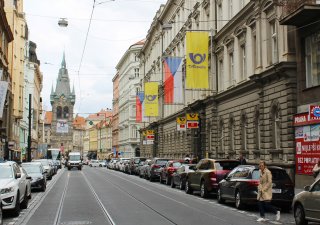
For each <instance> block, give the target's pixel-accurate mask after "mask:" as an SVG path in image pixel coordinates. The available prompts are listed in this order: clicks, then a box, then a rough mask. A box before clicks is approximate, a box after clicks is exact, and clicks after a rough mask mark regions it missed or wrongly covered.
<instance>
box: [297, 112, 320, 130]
mask: <svg viewBox="0 0 320 225" xmlns="http://www.w3.org/2000/svg"><path fill="white" fill-rule="evenodd" d="M293 122H294V126H295V127H298V126H304V125H309V124H317V123H320V117H313V119H312V120H311V119H310V115H309V113H301V114H298V115H295V116H294V121H293Z"/></svg>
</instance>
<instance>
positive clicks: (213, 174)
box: [209, 172, 217, 182]
mask: <svg viewBox="0 0 320 225" xmlns="http://www.w3.org/2000/svg"><path fill="white" fill-rule="evenodd" d="M209 177H210V180H211V181H214V182H216V181H217V174H216V173H215V172H210V173H209Z"/></svg>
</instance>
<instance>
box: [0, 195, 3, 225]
mask: <svg viewBox="0 0 320 225" xmlns="http://www.w3.org/2000/svg"><path fill="white" fill-rule="evenodd" d="M2 224H3V211H2V200H1V196H0V225H2Z"/></svg>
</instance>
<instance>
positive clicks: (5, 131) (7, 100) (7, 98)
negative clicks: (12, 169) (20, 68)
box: [0, 0, 13, 159]
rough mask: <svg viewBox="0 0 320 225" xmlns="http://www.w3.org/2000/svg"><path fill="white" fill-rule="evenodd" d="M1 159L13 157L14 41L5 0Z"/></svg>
mask: <svg viewBox="0 0 320 225" xmlns="http://www.w3.org/2000/svg"><path fill="white" fill-rule="evenodd" d="M0 32H1V34H2V35H1V36H0V40H1V41H0V50H1V52H2V54H1V56H0V86H1V87H0V90H1V91H0V159H4V158H6V159H11V158H12V155H9V149H8V141H9V140H10V139H9V138H11V131H12V127H11V125H10V124H11V121H12V118H11V109H12V74H10V64H9V50H8V47H9V43H10V42H11V41H13V34H12V30H11V28H10V26H9V23H8V20H7V18H6V14H5V11H4V0H1V1H0Z"/></svg>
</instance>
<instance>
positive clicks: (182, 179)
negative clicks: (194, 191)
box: [171, 164, 196, 190]
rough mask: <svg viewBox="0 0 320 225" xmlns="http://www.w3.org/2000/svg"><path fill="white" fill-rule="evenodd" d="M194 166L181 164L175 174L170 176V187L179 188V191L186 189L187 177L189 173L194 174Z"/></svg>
mask: <svg viewBox="0 0 320 225" xmlns="http://www.w3.org/2000/svg"><path fill="white" fill-rule="evenodd" d="M195 168H196V164H182V165H181V166H180V167H179V168H178V169H177V171H176V172H174V173H173V174H172V179H171V187H172V188H175V187H176V186H178V187H179V189H180V190H184V188H185V187H186V179H187V175H188V173H190V172H194V170H195Z"/></svg>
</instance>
